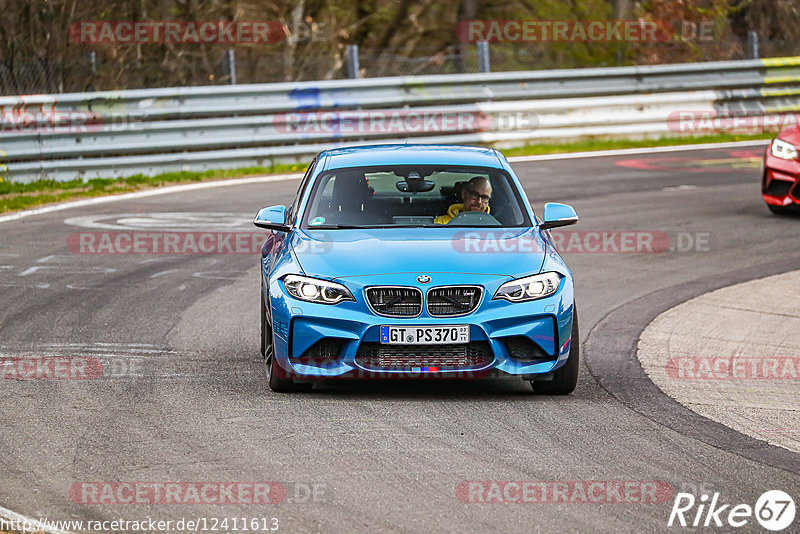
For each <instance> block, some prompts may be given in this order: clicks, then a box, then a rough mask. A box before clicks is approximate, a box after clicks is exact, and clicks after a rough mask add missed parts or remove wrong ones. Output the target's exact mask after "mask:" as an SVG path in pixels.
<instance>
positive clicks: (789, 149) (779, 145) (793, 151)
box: [769, 139, 797, 159]
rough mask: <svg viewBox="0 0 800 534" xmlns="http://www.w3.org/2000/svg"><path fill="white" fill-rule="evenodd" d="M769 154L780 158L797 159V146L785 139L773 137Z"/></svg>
mask: <svg viewBox="0 0 800 534" xmlns="http://www.w3.org/2000/svg"><path fill="white" fill-rule="evenodd" d="M769 152H770V154H772V155H773V156H775V157H776V158H781V159H797V147H796V146H794V145H793V144H791V143H787V142H786V141H781V140H780V139H774V140H773V141H772V146H770V149H769Z"/></svg>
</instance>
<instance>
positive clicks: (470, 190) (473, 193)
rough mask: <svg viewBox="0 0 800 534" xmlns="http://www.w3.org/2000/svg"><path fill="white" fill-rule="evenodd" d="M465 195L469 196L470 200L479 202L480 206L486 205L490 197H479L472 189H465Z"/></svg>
mask: <svg viewBox="0 0 800 534" xmlns="http://www.w3.org/2000/svg"><path fill="white" fill-rule="evenodd" d="M467 193H468V194H469V196H470V198H471V199H472V200H480V201H481V203H482V204H488V203H489V201H490V200H492V197H491V196H489V195H481V194H479V193H477V192H476V191H475V190H474V189H467Z"/></svg>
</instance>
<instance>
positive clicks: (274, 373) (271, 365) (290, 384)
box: [264, 328, 313, 393]
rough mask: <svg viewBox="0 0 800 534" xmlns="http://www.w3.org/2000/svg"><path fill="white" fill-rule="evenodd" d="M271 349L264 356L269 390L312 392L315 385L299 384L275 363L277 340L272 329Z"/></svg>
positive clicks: (270, 337)
mask: <svg viewBox="0 0 800 534" xmlns="http://www.w3.org/2000/svg"><path fill="white" fill-rule="evenodd" d="M269 331H270V336H269V347H268V349H267V351H266V355H265V356H264V367H265V370H266V374H267V384H268V385H269V389H271V390H272V391H274V392H276V393H301V392H307V391H311V388H312V386H313V384H306V383H304V384H298V383H297V382H295V381H294V380H292V379H291V378H288V377H287V376H286V371H285V370H284V369H283V368H282V367H281V366H280V365H278V362H276V361H275V340H274V339H273V338H272V335H271V333H272V328H269Z"/></svg>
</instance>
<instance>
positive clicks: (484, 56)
mask: <svg viewBox="0 0 800 534" xmlns="http://www.w3.org/2000/svg"><path fill="white" fill-rule="evenodd" d="M478 72H492V66H491V65H490V64H489V42H488V41H478Z"/></svg>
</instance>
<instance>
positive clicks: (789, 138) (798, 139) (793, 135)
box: [778, 125, 800, 146]
mask: <svg viewBox="0 0 800 534" xmlns="http://www.w3.org/2000/svg"><path fill="white" fill-rule="evenodd" d="M778 139H781V140H782V141H786V142H787V143H791V144H793V145H794V146H800V125H797V126H793V127H791V128H787V129H785V130H784V131H782V132H781V133H780V135H778Z"/></svg>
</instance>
